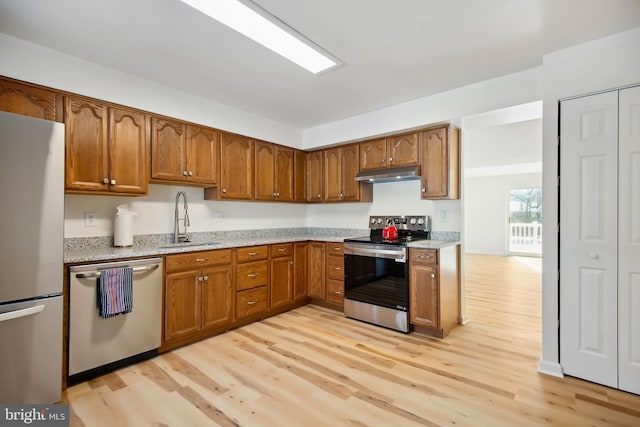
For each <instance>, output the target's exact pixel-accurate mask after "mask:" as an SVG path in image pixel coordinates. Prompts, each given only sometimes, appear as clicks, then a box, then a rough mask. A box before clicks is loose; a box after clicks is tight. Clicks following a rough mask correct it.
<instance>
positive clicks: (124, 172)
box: [109, 108, 149, 194]
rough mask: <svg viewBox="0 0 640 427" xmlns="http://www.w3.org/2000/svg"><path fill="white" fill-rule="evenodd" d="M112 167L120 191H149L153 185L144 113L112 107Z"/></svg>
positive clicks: (110, 154) (110, 139) (141, 192)
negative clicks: (150, 175) (149, 172)
mask: <svg viewBox="0 0 640 427" xmlns="http://www.w3.org/2000/svg"><path fill="white" fill-rule="evenodd" d="M109 127H110V132H109V167H110V170H111V174H110V177H111V179H112V180H113V181H115V184H111V186H110V190H111V191H113V192H118V193H138V194H145V193H146V192H147V189H148V186H149V178H148V177H147V168H148V163H149V158H148V156H147V146H148V142H147V141H148V140H147V119H146V117H145V115H144V114H142V113H138V112H135V111H129V110H124V109H118V108H110V109H109Z"/></svg>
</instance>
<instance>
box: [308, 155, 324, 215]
mask: <svg viewBox="0 0 640 427" xmlns="http://www.w3.org/2000/svg"><path fill="white" fill-rule="evenodd" d="M323 155H324V152H323V151H313V152H311V153H308V154H307V202H309V203H319V202H321V201H322V194H323V191H322V187H323V172H324V168H323Z"/></svg>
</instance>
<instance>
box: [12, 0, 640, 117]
mask: <svg viewBox="0 0 640 427" xmlns="http://www.w3.org/2000/svg"><path fill="white" fill-rule="evenodd" d="M254 3H256V4H258V5H259V6H261V7H262V8H263V9H265V10H267V11H269V12H270V13H271V14H273V15H274V16H276V17H277V18H279V19H280V20H282V21H283V22H285V23H287V24H288V25H289V26H291V27H292V28H294V29H295V30H297V31H298V32H300V33H301V34H303V35H305V36H306V37H307V38H309V39H310V40H312V41H314V42H315V43H316V44H318V45H319V46H321V47H322V48H324V49H325V50H327V51H328V52H330V53H331V54H333V55H334V56H336V57H338V58H339V59H340V60H341V61H343V62H344V66H342V67H340V68H338V69H335V70H333V71H330V72H327V73H325V74H321V75H317V76H316V75H313V74H311V73H309V72H308V71H306V70H304V69H302V68H300V67H298V66H297V65H294V64H292V63H290V62H289V61H287V60H286V59H283V58H281V57H279V56H278V55H276V54H275V53H273V52H271V51H269V50H267V49H265V48H263V47H261V46H259V45H258V44H256V43H255V42H253V41H251V40H248V39H246V38H245V37H243V36H241V35H239V34H237V33H235V32H234V31H232V30H230V29H228V28H226V27H224V26H222V25H221V24H218V23H216V22H215V21H212V20H210V19H209V18H207V17H205V16H204V15H201V14H199V13H198V12H196V11H195V10H194V9H191V8H190V7H189V6H186V5H185V4H183V3H182V2H180V1H178V0H108V1H107V0H55V1H52V0H0V32H3V33H6V34H9V35H12V36H14V37H18V38H21V39H24V40H28V41H31V42H34V43H37V44H40V45H43V46H47V47H50V48H53V49H56V50H59V51H62V52H65V53H68V54H71V55H74V56H77V57H80V58H84V59H87V60H90V61H93V62H96V63H98V64H102V65H105V66H108V67H112V68H115V69H118V70H121V71H124V72H127V73H130V74H133V75H136V76H139V77H142V78H145V79H148V80H153V81H156V82H159V83H162V84H165V85H168V86H172V87H174V88H177V89H180V90H183V91H186V92H190V93H193V94H196V95H199V96H202V97H204V98H209V99H211V100H214V101H216V102H221V103H223V104H227V105H229V106H233V107H236V108H239V109H241V110H244V111H248V112H251V113H255V114H258V115H260V116H263V117H266V118H269V119H273V120H276V121H279V122H282V123H286V124H289V125H292V126H295V127H297V128H301V129H305V128H309V127H313V126H317V125H320V124H325V123H329V122H332V121H335V120H339V119H343V118H346V117H351V116H354V115H358V114H362V113H365V112H369V111H373V110H376V109H379V108H382V107H387V106H390V105H394V104H397V103H400V102H404V101H408V100H411V99H416V98H420V97H424V96H428V95H431V94H434V93H439V92H442V91H445V90H449V89H453V88H456V87H460V86H464V85H467V84H471V83H475V82H479V81H482V80H486V79H489V78H493V77H497V76H501V75H505V74H509V73H513V72H517V71H521V70H525V69H528V68H532V67H535V66H539V65H541V63H542V55H543V54H545V53H548V52H551V51H554V50H558V49H561V48H564V47H569V46H573V45H576V44H579V43H582V42H585V41H589V40H593V39H596V38H599V37H603V36H606V35H609V34H613V33H616V32H620V31H623V30H626V29H630V28H634V27H637V26H640V1H638V0H482V1H478V0H448V1H444V0H393V1H390V0H348V1H345V0H306V1H300V0H298V1H294V0H255V1H254Z"/></svg>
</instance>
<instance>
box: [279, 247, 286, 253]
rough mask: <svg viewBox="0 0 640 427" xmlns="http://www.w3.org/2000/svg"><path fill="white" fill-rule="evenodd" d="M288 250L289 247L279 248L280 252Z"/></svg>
mask: <svg viewBox="0 0 640 427" xmlns="http://www.w3.org/2000/svg"><path fill="white" fill-rule="evenodd" d="M286 250H287V248H278V252H284V251H286Z"/></svg>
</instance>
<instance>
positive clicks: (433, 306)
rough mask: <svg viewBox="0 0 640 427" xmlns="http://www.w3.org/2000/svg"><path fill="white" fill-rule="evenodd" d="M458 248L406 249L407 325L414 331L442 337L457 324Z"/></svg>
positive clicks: (458, 291)
mask: <svg viewBox="0 0 640 427" xmlns="http://www.w3.org/2000/svg"><path fill="white" fill-rule="evenodd" d="M459 262H460V245H455V246H449V247H445V248H441V249H437V250H436V249H414V248H411V249H409V265H410V272H409V321H410V323H411V324H412V325H413V327H414V330H416V331H418V332H424V333H427V334H430V335H434V336H437V337H440V338H442V337H444V336H446V335H447V334H448V333H449V331H450V330H451V329H453V328H454V327H456V326H457V325H458V324H459V321H460V287H459V271H460V269H459Z"/></svg>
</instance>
